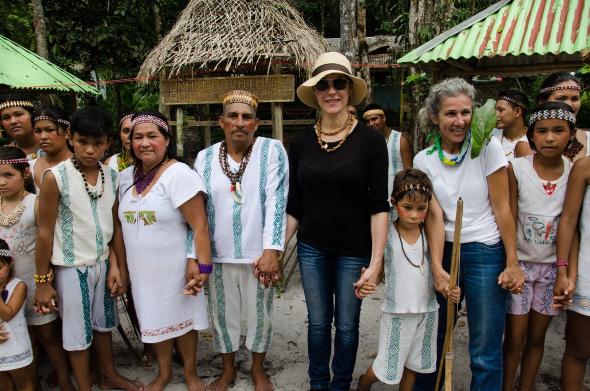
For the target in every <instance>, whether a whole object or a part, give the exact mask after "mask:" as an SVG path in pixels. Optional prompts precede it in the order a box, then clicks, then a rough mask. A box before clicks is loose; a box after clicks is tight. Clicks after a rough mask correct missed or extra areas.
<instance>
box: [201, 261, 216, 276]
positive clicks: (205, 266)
mask: <svg viewBox="0 0 590 391" xmlns="http://www.w3.org/2000/svg"><path fill="white" fill-rule="evenodd" d="M197 265H199V273H202V274H211V273H213V264H212V263H198V262H197Z"/></svg>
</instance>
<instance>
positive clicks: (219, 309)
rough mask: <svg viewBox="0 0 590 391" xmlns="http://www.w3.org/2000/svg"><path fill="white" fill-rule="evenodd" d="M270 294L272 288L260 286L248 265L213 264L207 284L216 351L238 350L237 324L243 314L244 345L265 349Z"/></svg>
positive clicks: (268, 336)
mask: <svg viewBox="0 0 590 391" xmlns="http://www.w3.org/2000/svg"><path fill="white" fill-rule="evenodd" d="M273 296H274V288H272V287H270V288H264V285H262V284H260V282H259V281H258V280H257V279H256V278H255V277H254V274H253V272H252V265H251V264H237V263H216V264H215V267H214V270H213V274H212V275H211V276H210V277H209V285H208V297H209V311H210V313H211V320H212V323H213V328H214V329H215V333H214V334H215V338H214V340H215V348H216V350H217V351H220V352H221V353H231V352H235V351H237V350H238V349H239V347H240V333H241V327H240V324H241V318H242V317H244V318H245V320H246V325H247V332H246V347H247V348H248V349H249V350H250V351H252V352H255V353H262V352H266V351H268V349H269V347H270V342H271V337H272V325H271V317H272V300H273Z"/></svg>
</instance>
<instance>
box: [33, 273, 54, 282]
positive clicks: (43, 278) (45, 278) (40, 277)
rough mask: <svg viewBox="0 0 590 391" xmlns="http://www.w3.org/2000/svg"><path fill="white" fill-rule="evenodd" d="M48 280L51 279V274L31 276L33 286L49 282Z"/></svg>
mask: <svg viewBox="0 0 590 391" xmlns="http://www.w3.org/2000/svg"><path fill="white" fill-rule="evenodd" d="M50 278H51V272H49V273H47V274H41V275H39V274H33V281H35V284H44V283H46V282H50Z"/></svg>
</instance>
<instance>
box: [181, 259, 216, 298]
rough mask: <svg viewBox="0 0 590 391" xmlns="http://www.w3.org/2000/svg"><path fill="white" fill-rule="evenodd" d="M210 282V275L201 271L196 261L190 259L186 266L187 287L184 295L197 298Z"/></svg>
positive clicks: (183, 292)
mask: <svg viewBox="0 0 590 391" xmlns="http://www.w3.org/2000/svg"><path fill="white" fill-rule="evenodd" d="M208 280H209V274H205V273H201V272H200V271H199V264H198V263H197V261H196V260H195V259H189V260H188V262H187V266H186V285H185V286H184V290H183V291H182V294H184V295H192V296H195V295H197V294H198V293H199V292H201V291H202V290H203V287H204V286H205V284H206V283H207V281H208Z"/></svg>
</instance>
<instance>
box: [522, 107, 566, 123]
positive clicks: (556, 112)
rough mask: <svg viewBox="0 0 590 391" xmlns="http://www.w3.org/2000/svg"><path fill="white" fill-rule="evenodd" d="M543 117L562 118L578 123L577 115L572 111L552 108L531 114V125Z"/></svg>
mask: <svg viewBox="0 0 590 391" xmlns="http://www.w3.org/2000/svg"><path fill="white" fill-rule="evenodd" d="M543 119H562V120H564V121H567V122H571V123H572V124H574V125H575V124H576V115H575V114H574V113H572V112H571V111H567V110H562V109H551V110H539V111H535V112H534V113H533V114H531V116H530V118H529V126H531V125H532V124H534V123H535V122H537V121H540V120H543Z"/></svg>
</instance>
